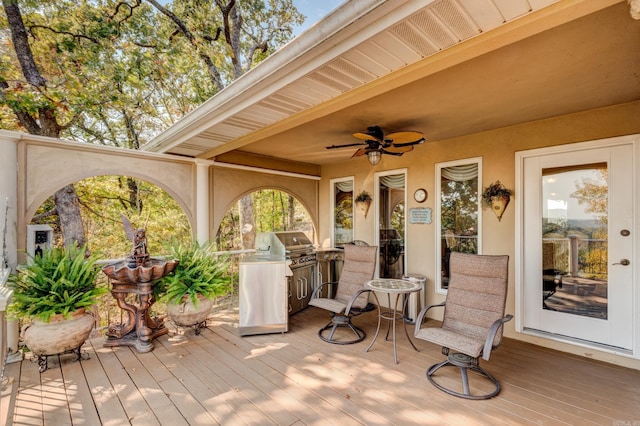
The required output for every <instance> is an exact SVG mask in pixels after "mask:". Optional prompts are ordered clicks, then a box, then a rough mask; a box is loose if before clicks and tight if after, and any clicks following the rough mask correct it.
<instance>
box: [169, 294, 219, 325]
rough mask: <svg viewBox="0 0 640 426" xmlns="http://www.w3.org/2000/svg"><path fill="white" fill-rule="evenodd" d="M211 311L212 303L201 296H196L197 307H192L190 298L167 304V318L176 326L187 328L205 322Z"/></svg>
mask: <svg viewBox="0 0 640 426" xmlns="http://www.w3.org/2000/svg"><path fill="white" fill-rule="evenodd" d="M212 309H213V302H212V301H211V300H209V299H207V298H206V297H204V296H202V295H198V306H197V307H196V306H194V304H193V302H192V301H191V298H189V297H186V298H183V299H182V302H181V303H169V304H167V313H168V314H169V318H171V321H173V322H174V323H175V324H176V325H179V326H181V327H189V326H192V325H198V324H201V323H203V322H205V321H206V319H207V317H208V316H209V314H210V313H211V310H212Z"/></svg>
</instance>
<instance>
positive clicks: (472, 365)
mask: <svg viewBox="0 0 640 426" xmlns="http://www.w3.org/2000/svg"><path fill="white" fill-rule="evenodd" d="M442 367H457V368H459V369H460V375H461V379H462V393H460V392H456V391H454V390H452V389H449V388H447V387H445V386H443V385H441V384H440V383H437V382H436V381H435V380H434V378H433V375H434V374H435V372H436V371H438V370H439V369H440V368H442ZM468 370H471V371H474V372H476V373H478V374H479V375H480V376H481V377H484V378H485V379H486V380H488V381H490V382H491V383H492V384H493V386H494V390H493V391H491V392H489V393H485V394H481V395H472V394H471V390H470V386H469V375H468ZM427 379H428V380H429V382H430V383H431V384H432V385H433V386H435V387H436V388H438V389H440V390H441V391H443V392H445V393H448V394H449V395H453V396H457V397H460V398H465V399H474V400H478V399H489V398H493V397H494V396H496V395H498V394H499V393H500V383H499V382H498V380H496V378H495V377H493V376H492V375H491V374H489V372H488V371H486V370H485V369H484V368H482V367H480V365H478V364H477V360H476V359H475V358H472V357H470V356H467V355H464V354H460V353H451V354H449V356H448V357H447V359H446V360H444V361H442V362H440V363H438V364H434V365H432V366H431V367H429V368H428V369H427Z"/></svg>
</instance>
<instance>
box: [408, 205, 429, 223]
mask: <svg viewBox="0 0 640 426" xmlns="http://www.w3.org/2000/svg"><path fill="white" fill-rule="evenodd" d="M409 223H426V224H427V225H428V224H430V223H431V208H429V207H415V208H412V209H409Z"/></svg>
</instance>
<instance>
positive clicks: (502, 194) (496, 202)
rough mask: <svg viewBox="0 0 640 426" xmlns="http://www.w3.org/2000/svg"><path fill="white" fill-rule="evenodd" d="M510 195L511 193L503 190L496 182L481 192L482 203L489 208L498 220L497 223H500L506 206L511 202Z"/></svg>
mask: <svg viewBox="0 0 640 426" xmlns="http://www.w3.org/2000/svg"><path fill="white" fill-rule="evenodd" d="M511 195H513V191H512V190H510V189H507V188H505V186H504V185H503V184H501V183H500V181H499V180H497V181H496V182H495V183H492V184H491V185H489V186H488V187H486V188H485V189H484V191H482V203H483V204H484V205H485V206H486V207H491V210H492V211H493V213H495V215H496V217H497V218H498V222H500V221H501V220H502V215H503V214H504V211H505V210H506V209H507V205H509V201H511Z"/></svg>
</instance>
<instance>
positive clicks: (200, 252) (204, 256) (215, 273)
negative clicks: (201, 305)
mask: <svg viewBox="0 0 640 426" xmlns="http://www.w3.org/2000/svg"><path fill="white" fill-rule="evenodd" d="M169 251H170V256H171V257H172V258H174V259H177V260H178V262H179V263H178V265H177V266H176V268H175V269H174V270H173V272H172V273H171V274H169V275H167V276H166V277H163V278H161V279H160V280H158V281H156V282H155V284H154V288H155V291H156V294H157V295H158V296H160V299H159V300H160V301H162V302H166V303H180V302H181V301H182V299H183V298H184V297H185V296H186V297H189V298H190V299H191V301H192V302H193V304H194V305H196V306H197V304H198V295H202V296H204V297H206V298H207V299H215V298H216V297H220V296H223V295H225V294H228V293H230V292H231V290H232V287H231V278H230V276H229V272H228V271H229V263H228V259H227V258H226V257H224V256H220V255H218V254H217V253H215V252H214V250H213V247H212V246H211V245H202V246H201V245H199V244H197V243H193V244H191V245H186V244H177V245H174V246H172V247H170V248H169Z"/></svg>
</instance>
